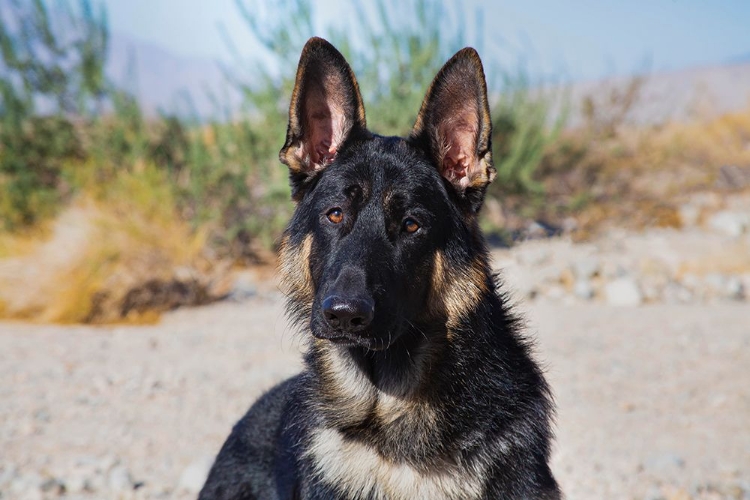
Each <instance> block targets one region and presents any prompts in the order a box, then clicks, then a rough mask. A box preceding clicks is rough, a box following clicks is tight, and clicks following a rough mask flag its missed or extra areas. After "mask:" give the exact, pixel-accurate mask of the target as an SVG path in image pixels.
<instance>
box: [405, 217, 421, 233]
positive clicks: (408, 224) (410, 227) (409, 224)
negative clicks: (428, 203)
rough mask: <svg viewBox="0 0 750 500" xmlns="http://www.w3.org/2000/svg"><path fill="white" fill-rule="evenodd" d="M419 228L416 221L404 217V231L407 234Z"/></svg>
mask: <svg viewBox="0 0 750 500" xmlns="http://www.w3.org/2000/svg"><path fill="white" fill-rule="evenodd" d="M418 229H419V224H418V223H417V221H415V220H414V219H411V218H407V219H404V231H406V232H407V233H409V234H412V233H416V232H417V230H418Z"/></svg>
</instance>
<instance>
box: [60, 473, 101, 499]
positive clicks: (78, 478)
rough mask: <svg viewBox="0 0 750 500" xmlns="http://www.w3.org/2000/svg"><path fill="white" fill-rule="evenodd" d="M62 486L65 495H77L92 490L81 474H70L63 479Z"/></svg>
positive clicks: (89, 483) (86, 479)
mask: <svg viewBox="0 0 750 500" xmlns="http://www.w3.org/2000/svg"><path fill="white" fill-rule="evenodd" d="M64 484H65V492H66V493H72V494H79V493H83V492H85V491H92V490H93V489H94V488H93V487H92V484H91V482H90V481H89V479H88V478H87V477H86V476H85V475H83V474H72V475H70V476H68V478H67V479H65V481H64Z"/></svg>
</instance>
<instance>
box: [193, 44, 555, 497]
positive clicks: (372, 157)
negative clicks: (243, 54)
mask: <svg viewBox="0 0 750 500" xmlns="http://www.w3.org/2000/svg"><path fill="white" fill-rule="evenodd" d="M489 123H490V122H489V112H488V106H487V103H486V89H485V87H484V75H483V73H482V68H481V63H480V62H479V59H478V56H476V53H475V52H474V51H473V50H471V49H464V50H463V51H461V52H459V53H458V54H457V55H456V56H454V58H453V59H451V61H449V62H448V63H446V66H445V67H444V68H443V70H441V72H440V73H439V74H438V76H437V77H436V79H435V82H434V83H433V85H432V87H431V88H430V90H429V91H428V94H427V97H426V98H425V103H424V104H423V106H422V109H421V111H420V114H419V117H418V119H417V124H416V125H415V128H414V131H413V132H412V134H411V136H410V137H409V138H406V139H404V138H398V137H381V136H378V135H375V134H372V133H370V132H369V131H368V130H367V129H366V125H365V121H364V108H363V107H362V105H361V97H360V96H359V91H358V88H357V84H356V80H355V79H354V75H353V73H352V72H351V70H350V69H349V66H348V65H347V63H346V61H345V60H344V59H343V57H341V55H340V54H339V53H338V52H337V51H336V49H334V48H333V47H332V46H331V45H330V44H328V43H327V42H325V41H323V40H321V39H311V40H310V42H308V44H307V46H306V47H305V49H304V51H303V55H302V58H301V60H300V69H299V70H298V73H297V83H296V88H295V93H294V95H293V98H292V104H291V107H290V126H289V130H288V134H287V141H286V144H285V146H284V148H283V149H282V152H281V159H282V161H283V162H284V163H286V164H287V165H288V166H289V168H290V181H291V183H292V191H293V193H294V197H295V199H296V200H297V201H298V205H297V209H296V211H295V213H294V216H293V217H292V220H291V221H290V223H289V227H288V228H287V230H286V232H285V236H284V242H283V249H282V255H281V261H282V262H281V268H282V274H283V275H284V280H285V282H286V283H287V286H288V288H289V289H288V294H289V297H290V300H289V304H288V306H289V313H290V315H291V317H292V319H294V320H295V321H296V322H297V324H298V325H299V326H300V327H301V328H302V329H303V330H305V331H307V332H308V333H307V334H306V337H307V338H309V349H308V352H307V355H306V358H305V361H306V366H307V369H306V370H305V371H304V372H303V373H302V374H300V375H298V376H296V377H294V378H292V379H290V380H287V381H286V382H284V383H282V384H280V385H278V386H276V387H275V388H273V389H272V390H271V391H269V392H268V393H266V394H265V395H264V396H263V397H262V398H261V399H260V400H259V401H257V402H256V403H255V404H254V405H253V406H252V407H251V408H250V410H249V411H248V413H247V414H246V415H245V416H244V417H243V418H242V419H241V420H240V421H239V422H238V423H237V424H236V425H235V427H234V429H233V430H232V433H231V435H230V436H229V438H228V439H227V441H226V443H225V444H224V446H223V447H222V449H221V451H220V453H219V455H218V457H217V459H216V462H215V464H214V466H213V468H212V470H211V472H210V475H209V478H208V480H207V482H206V485H205V486H204V488H203V490H202V491H201V494H200V498H201V499H256V498H257V499H292V498H294V499H297V498H299V499H347V498H356V499H380V498H393V499H401V498H404V499H406V498H410V499H413V498H430V499H432V498H482V499H551V500H552V499H559V498H561V494H560V492H559V489H558V487H557V485H556V483H555V480H554V478H553V476H552V473H551V471H550V469H549V466H548V460H549V454H550V441H551V437H552V433H551V427H550V425H551V416H552V413H553V406H552V399H551V396H550V392H549V389H548V387H547V384H546V382H545V380H544V377H543V375H542V373H541V371H540V369H539V368H538V366H537V365H536V364H535V363H534V361H533V360H532V357H531V352H530V351H531V349H530V345H529V343H528V342H527V341H526V340H525V339H524V338H523V337H522V335H521V334H520V325H519V322H518V320H517V319H516V317H515V316H513V315H512V314H511V313H510V311H509V310H508V306H507V302H506V300H505V299H504V298H503V296H502V295H501V294H500V293H499V292H498V289H497V286H496V283H495V279H494V277H493V276H492V274H491V271H490V265H489V262H488V255H487V250H486V246H485V243H484V239H483V237H482V235H481V233H480V231H479V228H478V222H477V211H478V210H479V207H480V206H481V202H482V199H483V197H484V192H485V190H486V187H487V184H489V182H490V181H492V179H493V177H494V168H493V167H492V161H491V147H490V144H489V137H490V130H489V127H490V126H489ZM415 228H416V229H415Z"/></svg>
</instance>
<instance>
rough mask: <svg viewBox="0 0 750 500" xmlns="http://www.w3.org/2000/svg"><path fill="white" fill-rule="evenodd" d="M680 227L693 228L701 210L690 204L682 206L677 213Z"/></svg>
mask: <svg viewBox="0 0 750 500" xmlns="http://www.w3.org/2000/svg"><path fill="white" fill-rule="evenodd" d="M678 215H679V217H680V224H682V227H690V226H695V225H696V224H697V223H698V219H700V215H701V209H700V207H697V206H695V205H693V204H691V203H687V204H685V205H682V206H681V207H680V209H679V211H678Z"/></svg>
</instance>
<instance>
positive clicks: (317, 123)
mask: <svg viewBox="0 0 750 500" xmlns="http://www.w3.org/2000/svg"><path fill="white" fill-rule="evenodd" d="M335 122H336V120H335V119H334V118H333V117H332V114H331V112H330V111H329V110H328V109H325V110H322V109H321V110H319V111H317V112H315V113H313V114H312V115H311V116H310V121H309V123H310V129H311V131H310V139H309V145H310V146H311V147H310V159H311V160H312V162H313V164H314V168H315V169H316V170H318V169H321V168H323V167H325V166H326V165H330V164H331V163H332V162H333V160H334V158H335V157H336V152H337V150H338V144H335V143H334V128H335V126H336V123H335Z"/></svg>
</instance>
